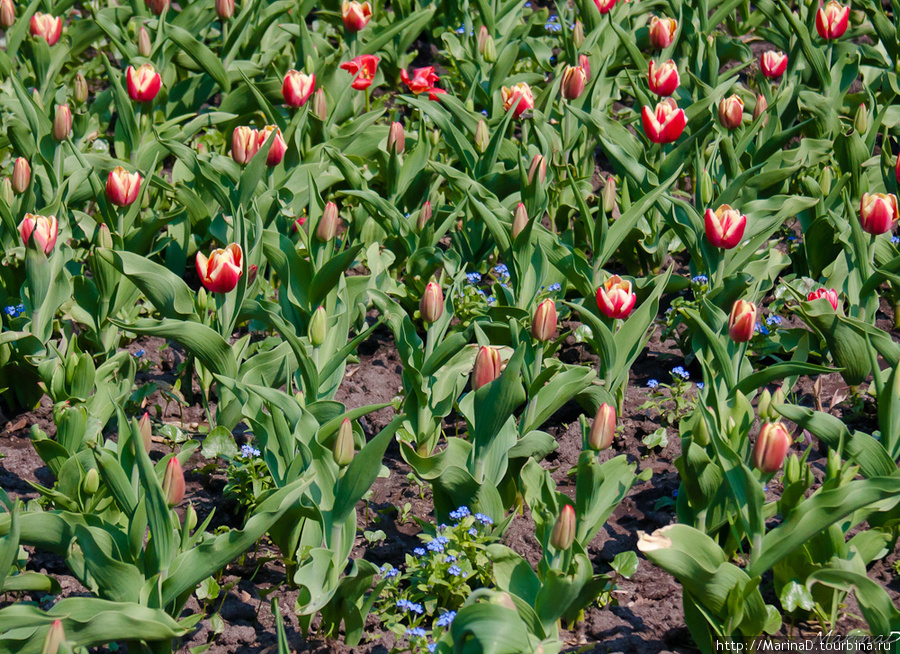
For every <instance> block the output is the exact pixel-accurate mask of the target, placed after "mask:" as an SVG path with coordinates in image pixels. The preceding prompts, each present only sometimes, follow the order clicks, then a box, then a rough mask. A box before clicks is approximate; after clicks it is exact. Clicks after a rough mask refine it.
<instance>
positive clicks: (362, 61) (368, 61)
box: [341, 55, 379, 91]
mask: <svg viewBox="0 0 900 654" xmlns="http://www.w3.org/2000/svg"><path fill="white" fill-rule="evenodd" d="M378 62H379V58H378V57H376V56H375V55H359V56H358V57H356V58H355V59H351V60H350V61H345V62H344V63H342V64H341V68H342V69H344V70H346V71H347V72H348V73H350V74H351V75H353V82H352V83H351V84H350V86H352V87H353V88H354V89H356V90H357V91H363V90H365V89H367V88H369V86H371V84H372V80H373V79H374V78H375V73H376V72H377V70H378Z"/></svg>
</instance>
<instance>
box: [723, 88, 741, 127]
mask: <svg viewBox="0 0 900 654" xmlns="http://www.w3.org/2000/svg"><path fill="white" fill-rule="evenodd" d="M743 119H744V101H743V100H741V98H740V97H739V96H738V95H737V94H734V95H731V96H729V97H727V98H723V99H722V101H721V102H720V103H719V122H720V123H721V124H722V126H723V127H726V128H728V129H737V128H738V127H740V126H741V121H742V120H743Z"/></svg>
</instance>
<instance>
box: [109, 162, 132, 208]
mask: <svg viewBox="0 0 900 654" xmlns="http://www.w3.org/2000/svg"><path fill="white" fill-rule="evenodd" d="M140 190H141V176H140V175H139V174H138V173H129V172H128V171H127V170H125V169H124V168H122V166H116V168H115V169H114V170H112V171H110V173H109V177H107V178H106V197H108V198H109V201H110V202H112V203H113V204H114V205H116V206H118V207H127V206H128V205H130V204H131V203H133V202H134V201H135V200H137V196H138V192H139V191H140Z"/></svg>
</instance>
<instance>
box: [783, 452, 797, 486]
mask: <svg viewBox="0 0 900 654" xmlns="http://www.w3.org/2000/svg"><path fill="white" fill-rule="evenodd" d="M798 481H800V459H798V458H797V455H796V454H791V456H790V457H789V458H788V460H787V461H786V462H785V464H784V480H783V483H784V485H785V486H789V485H790V484H794V483H797V482H798Z"/></svg>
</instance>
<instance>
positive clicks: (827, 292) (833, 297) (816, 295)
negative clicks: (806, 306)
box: [806, 288, 839, 311]
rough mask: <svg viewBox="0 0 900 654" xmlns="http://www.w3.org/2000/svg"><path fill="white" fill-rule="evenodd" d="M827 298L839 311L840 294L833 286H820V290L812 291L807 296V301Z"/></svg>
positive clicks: (833, 307)
mask: <svg viewBox="0 0 900 654" xmlns="http://www.w3.org/2000/svg"><path fill="white" fill-rule="evenodd" d="M822 298H825V299H826V300H828V303H829V304H830V305H831V308H832V309H834V310H835V311H837V308H838V302H839V300H838V294H837V291H836V290H834V289H833V288H820V289H818V290H815V291H812V292H811V293H810V294H809V295H807V296H806V299H807V301H809V302H813V301H815V300H820V299H822Z"/></svg>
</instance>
